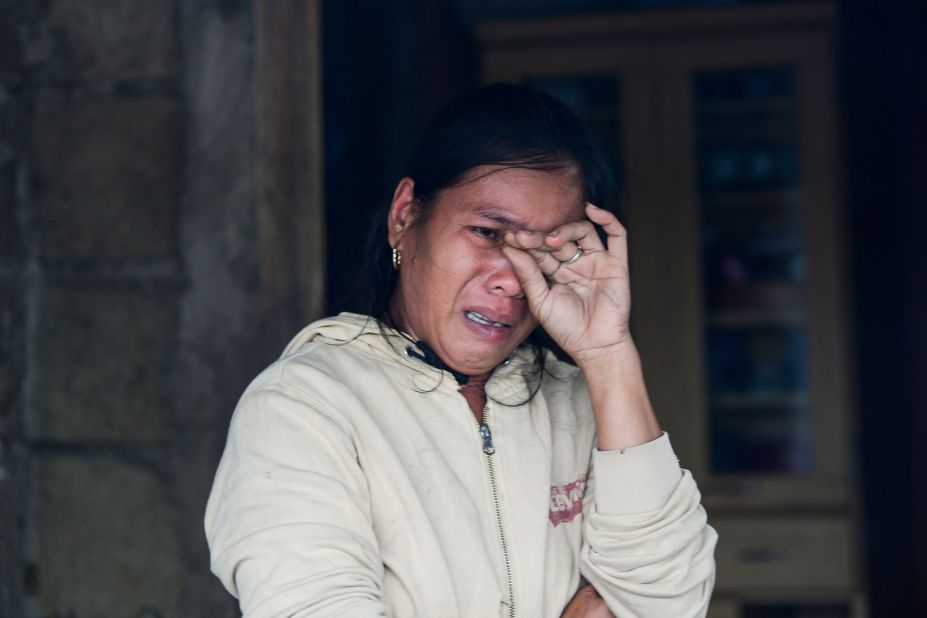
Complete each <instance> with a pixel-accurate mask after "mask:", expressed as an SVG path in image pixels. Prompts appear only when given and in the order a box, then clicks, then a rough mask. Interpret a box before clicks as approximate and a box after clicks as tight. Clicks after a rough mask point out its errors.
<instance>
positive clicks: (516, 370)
mask: <svg viewBox="0 0 927 618" xmlns="http://www.w3.org/2000/svg"><path fill="white" fill-rule="evenodd" d="M320 340H321V341H322V342H324V343H330V344H333V345H339V346H344V347H346V348H348V349H351V350H353V351H356V352H362V353H364V354H367V355H369V356H373V357H375V358H378V359H381V360H384V361H387V362H390V363H393V364H398V365H401V366H403V367H405V368H406V369H407V370H409V371H411V372H414V373H416V374H419V375H422V376H425V377H427V378H431V379H432V380H433V384H435V385H440V387H439V388H450V389H454V390H457V388H458V387H457V383H456V381H455V380H454V378H453V377H452V376H451V374H450V373H449V372H446V371H442V370H440V369H437V368H435V367H432V366H431V365H428V364H427V363H425V362H424V361H422V360H420V359H419V358H416V357H415V356H410V355H409V354H407V353H406V349H407V348H408V347H409V346H414V345H415V344H414V341H415V340H414V339H413V338H412V337H411V336H410V335H407V334H405V333H402V332H400V331H398V330H395V329H393V328H390V327H389V326H386V325H384V324H382V323H381V322H380V321H379V320H377V319H375V318H372V317H370V316H367V315H359V314H356V313H347V312H345V313H340V314H338V315H337V316H334V317H330V318H324V319H322V320H318V321H316V322H313V323H312V324H309V325H308V326H306V327H305V328H304V329H303V330H301V331H300V332H299V333H298V334H297V335H296V336H295V337H294V338H293V340H292V341H290V343H289V344H288V345H287V346H286V348H285V349H284V350H283V354H282V355H281V358H287V357H289V356H293V355H294V354H297V353H298V352H299V351H300V350H301V349H302V348H303V347H304V346H305V345H306V344H308V343H310V342H313V341H320ZM559 364H561V363H560V361H558V360H556V358H555V357H554V356H553V354H550V353H547V355H546V358H545V365H546V367H547V368H548V370H550V369H553V365H559ZM557 373H559V372H557ZM540 377H541V376H540V374H539V372H538V371H537V360H536V358H535V354H534V351H533V350H531V349H530V348H529V347H527V346H521V347H519V348H518V349H516V350H515V352H513V353H512V355H511V356H510V357H509V358H508V359H507V360H506V361H505V362H504V363H502V364H500V365H499V366H498V367H496V369H495V371H493V375H492V377H491V378H490V379H489V382H487V384H486V393H487V395H488V396H489V397H490V398H492V399H494V400H496V401H500V402H503V403H512V402H517V401H519V400H526V399H527V398H528V397H529V396H530V394H531V392H532V391H533V390H534V389H533V388H532V385H533V384H535V383H536V381H537V380H538V379H540ZM429 381H431V380H429Z"/></svg>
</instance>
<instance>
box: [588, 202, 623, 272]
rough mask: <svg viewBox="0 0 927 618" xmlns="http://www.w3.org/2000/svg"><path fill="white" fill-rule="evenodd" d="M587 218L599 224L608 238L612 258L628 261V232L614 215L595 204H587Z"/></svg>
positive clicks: (609, 252)
mask: <svg viewBox="0 0 927 618" xmlns="http://www.w3.org/2000/svg"><path fill="white" fill-rule="evenodd" d="M586 216H588V217H589V218H590V219H591V220H592V221H593V222H595V223H597V224H599V225H600V226H601V227H602V229H603V230H605V235H606V236H607V237H608V254H609V255H611V256H612V257H616V258H619V259H621V260H622V261H625V262H626V261H627V258H628V232H627V230H625V229H624V226H623V225H621V223H619V222H618V218H617V217H615V215H613V214H612V213H610V212H609V211H607V210H605V209H604V208H599V207H598V206H594V205H593V204H586Z"/></svg>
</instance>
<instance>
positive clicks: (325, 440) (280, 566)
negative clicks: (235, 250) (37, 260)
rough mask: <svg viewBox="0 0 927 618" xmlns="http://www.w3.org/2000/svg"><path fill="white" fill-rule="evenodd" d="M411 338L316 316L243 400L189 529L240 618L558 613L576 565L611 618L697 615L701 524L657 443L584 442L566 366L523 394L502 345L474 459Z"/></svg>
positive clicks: (690, 489) (461, 414)
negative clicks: (619, 446)
mask: <svg viewBox="0 0 927 618" xmlns="http://www.w3.org/2000/svg"><path fill="white" fill-rule="evenodd" d="M408 345H410V342H409V341H408V340H407V339H405V338H404V337H402V336H401V335H400V334H399V333H397V332H395V331H391V330H388V329H387V330H386V331H381V328H380V327H378V324H377V322H376V321H374V320H372V319H370V318H367V317H365V316H357V315H352V314H342V315H340V316H338V317H336V318H331V319H327V320H322V321H320V322H316V323H314V324H312V325H310V326H308V327H307V328H306V329H304V330H303V331H302V332H301V333H300V334H299V335H298V336H297V337H296V338H295V339H294V340H293V342H291V344H290V345H289V346H288V347H287V349H286V350H285V352H284V354H283V356H282V357H281V359H280V360H279V361H277V362H276V363H274V364H273V365H271V366H270V367H268V368H267V369H266V370H265V371H264V372H263V373H261V374H260V375H259V376H258V377H257V378H256V379H255V380H254V381H253V382H252V383H251V385H250V386H249V387H248V389H247V390H246V391H245V393H244V395H243V396H242V398H241V400H240V402H239V404H238V407H237V408H236V410H235V413H234V415H233V418H232V422H231V426H230V428H229V435H228V441H227V444H226V448H225V452H224V453H223V456H222V460H221V463H220V465H219V469H218V471H217V473H216V478H215V481H214V484H213V488H212V492H211V494H210V497H209V503H208V506H207V510H206V519H205V525H206V535H207V539H208V541H209V547H210V552H211V566H212V570H213V572H214V573H215V574H216V575H217V576H218V577H219V578H220V579H221V580H222V583H223V584H224V585H225V587H226V588H227V589H228V590H229V592H231V593H232V594H233V595H235V596H236V597H237V598H238V599H239V601H240V605H241V610H242V613H243V614H244V616H245V617H246V618H265V617H266V618H270V617H282V616H297V617H308V616H339V617H344V616H397V617H403V616H422V617H428V618H434V617H443V616H448V617H451V616H467V617H471V616H472V617H480V618H483V617H486V616H510V615H512V613H511V612H512V610H513V609H514V615H516V616H522V617H525V618H528V617H530V618H534V617H544V616H559V615H560V612H561V611H562V609H563V608H564V606H565V605H566V603H567V602H569V600H570V599H571V598H572V596H573V594H574V593H575V592H576V589H577V587H578V586H579V582H580V576H583V577H585V578H586V579H587V580H588V581H589V582H591V583H592V584H593V585H594V586H595V588H596V589H597V590H598V592H599V593H600V594H601V595H602V597H603V598H604V599H605V600H606V602H607V603H608V605H609V607H610V609H611V610H612V612H613V613H614V614H615V615H617V616H620V617H621V618H634V617H648V618H649V617H664V616H665V617H667V618H669V617H672V618H684V617H689V616H705V615H706V612H707V606H708V600H709V596H710V594H711V589H712V585H713V582H714V559H713V550H714V544H715V541H716V535H715V532H714V530H713V529H712V528H711V527H710V526H708V524H707V523H706V516H705V511H704V509H703V508H702V507H701V505H700V496H699V493H698V490H697V488H696V485H695V482H694V481H693V479H692V476H691V475H690V474H689V473H688V472H687V471H684V470H681V469H680V467H679V463H678V461H677V460H676V457H675V455H674V454H673V450H672V447H671V446H670V442H669V438H668V436H666V435H665V434H664V435H663V436H662V437H660V438H658V439H656V440H654V441H652V442H649V443H647V444H643V445H639V446H635V447H632V448H628V449H624V450H623V451H620V452H619V451H608V452H600V451H598V450H596V449H595V448H594V440H595V424H594V420H593V416H592V410H591V405H590V402H589V397H588V393H587V390H586V386H585V382H584V381H583V379H582V375H581V374H580V372H579V371H578V370H577V369H576V368H575V367H572V366H570V365H568V364H565V363H561V362H559V361H557V360H556V359H554V358H553V356H548V359H547V371H546V372H545V373H544V374H543V378H542V380H541V383H540V388H539V390H538V392H537V393H536V394H535V395H534V397H531V398H530V399H529V396H530V393H531V391H532V387H533V383H532V380H531V378H530V376H532V375H535V374H534V373H533V372H532V371H531V367H532V363H533V362H534V358H533V354H532V353H531V352H530V351H529V350H519V351H517V352H516V353H515V354H513V356H512V358H510V359H509V360H508V361H507V362H506V363H504V364H503V365H500V367H499V368H497V370H496V372H495V373H494V374H493V376H492V378H491V379H490V381H489V383H488V384H487V393H488V394H489V396H490V401H489V404H488V407H487V410H486V413H485V418H486V422H487V424H488V425H489V427H490V428H491V431H492V438H493V442H494V446H495V453H494V454H493V455H489V456H488V455H486V454H485V453H484V452H483V441H482V439H481V437H480V434H479V428H478V425H477V423H476V420H475V418H474V416H473V414H472V412H471V410H470V409H469V406H468V404H467V402H466V401H465V400H464V398H463V396H462V395H460V393H459V392H458V390H457V389H458V386H457V384H456V382H455V381H454V380H453V378H452V377H451V376H450V374H448V373H444V372H442V371H439V370H437V369H434V368H432V367H430V366H428V365H425V364H424V363H422V362H421V361H420V360H419V359H417V358H415V357H414V356H409V355H408V354H406V353H405V349H406V347H407V346H408ZM526 376H528V377H527V378H526ZM490 459H491V460H492V467H493V472H494V476H495V487H496V491H495V492H494V491H493V482H492V478H491V475H490V461H489V460H490ZM497 505H498V511H499V513H498V517H497ZM500 518H501V526H502V529H503V531H504V534H505V538H506V542H507V547H508V550H509V551H508V555H509V560H508V564H506V560H505V559H504V554H503V550H502V544H501V537H500V529H499V519H500ZM510 578H511V581H512V589H513V592H514V596H513V597H512V598H510V596H509V584H508V581H509V579H510ZM512 602H514V608H513V607H512V606H511V604H512Z"/></svg>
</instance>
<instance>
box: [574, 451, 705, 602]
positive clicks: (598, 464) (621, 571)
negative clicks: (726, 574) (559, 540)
mask: <svg viewBox="0 0 927 618" xmlns="http://www.w3.org/2000/svg"><path fill="white" fill-rule="evenodd" d="M590 472H591V473H590V477H591V479H592V481H591V482H590V483H589V484H588V485H587V489H586V496H585V500H584V502H585V503H586V504H585V507H584V511H585V513H586V517H585V521H584V524H583V525H584V529H583V537H584V538H583V547H582V550H581V559H580V570H581V572H582V575H583V576H584V577H585V578H586V579H587V580H588V581H589V582H590V583H591V584H592V585H593V586H594V587H595V589H596V590H597V591H598V593H599V594H600V595H601V596H602V598H603V599H604V600H605V602H606V603H607V604H608V607H609V609H610V610H611V611H612V613H613V614H615V615H616V616H621V618H656V617H665V618H690V617H692V618H694V617H701V616H705V615H706V614H707V612H708V601H709V599H710V597H711V591H712V587H713V585H714V576H715V565H714V547H715V542H716V541H717V534H716V533H715V531H714V530H713V529H712V528H711V527H710V526H709V525H708V523H707V517H706V514H705V510H704V509H703V508H702V506H701V503H700V501H701V496H700V494H699V492H698V489H697V487H696V485H695V481H694V480H693V478H692V475H691V474H690V473H689V472H688V471H687V470H682V469H681V468H680V467H679V462H678V461H677V459H676V456H675V454H674V453H673V449H672V447H671V446H670V442H669V437H668V436H667V435H666V434H665V433H664V434H663V435H662V436H661V437H660V438H657V439H656V440H653V441H651V442H648V443H646V444H641V445H638V446H635V447H631V448H627V449H624V450H622V451H599V450H595V451H593V455H592V466H591V471H590Z"/></svg>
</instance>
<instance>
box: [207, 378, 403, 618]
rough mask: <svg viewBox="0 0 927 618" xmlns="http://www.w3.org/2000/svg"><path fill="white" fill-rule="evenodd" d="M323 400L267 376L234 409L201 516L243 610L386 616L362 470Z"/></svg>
mask: <svg viewBox="0 0 927 618" xmlns="http://www.w3.org/2000/svg"><path fill="white" fill-rule="evenodd" d="M323 409H324V408H321V407H319V406H317V405H315V404H314V402H313V401H312V400H311V399H307V396H306V395H305V394H304V393H301V392H299V391H296V390H289V389H287V388H286V387H285V386H284V385H281V384H271V385H265V386H263V387H261V388H258V389H257V390H254V391H252V392H249V393H247V394H246V395H245V397H244V398H243V399H242V401H241V402H240V403H239V405H238V408H237V409H236V411H235V414H234V416H233V418H232V423H231V426H230V429H229V435H228V442H227V444H226V448H225V452H224V453H223V456H222V461H221V462H220V464H219V469H218V471H217V473H216V478H215V481H214V483H213V488H212V492H211V494H210V497H209V503H208V505H207V509H206V521H205V525H206V536H207V539H208V541H209V549H210V554H211V565H212V570H213V572H214V573H215V574H216V575H217V576H218V577H219V578H220V579H221V580H222V583H223V584H224V585H225V587H226V588H227V589H228V590H229V592H231V593H232V594H233V595H235V596H236V597H238V599H239V602H240V606H241V611H242V613H243V615H244V618H271V617H278V616H291V617H294V618H299V617H309V616H358V617H361V616H363V617H368V616H386V608H385V605H384V603H383V590H382V578H383V566H382V561H381V559H380V556H379V552H378V549H377V544H376V539H375V537H374V534H373V529H372V525H371V510H370V504H369V494H368V490H367V485H366V479H365V476H364V474H363V472H362V470H361V469H360V465H359V464H358V461H357V458H356V453H355V450H354V446H353V443H352V441H351V439H350V436H349V435H348V433H347V432H345V431H344V429H343V428H342V427H341V426H339V424H338V423H337V422H336V421H335V420H334V419H333V418H332V417H330V416H328V415H326V414H325V413H324V412H322V411H321V410H323Z"/></svg>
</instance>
